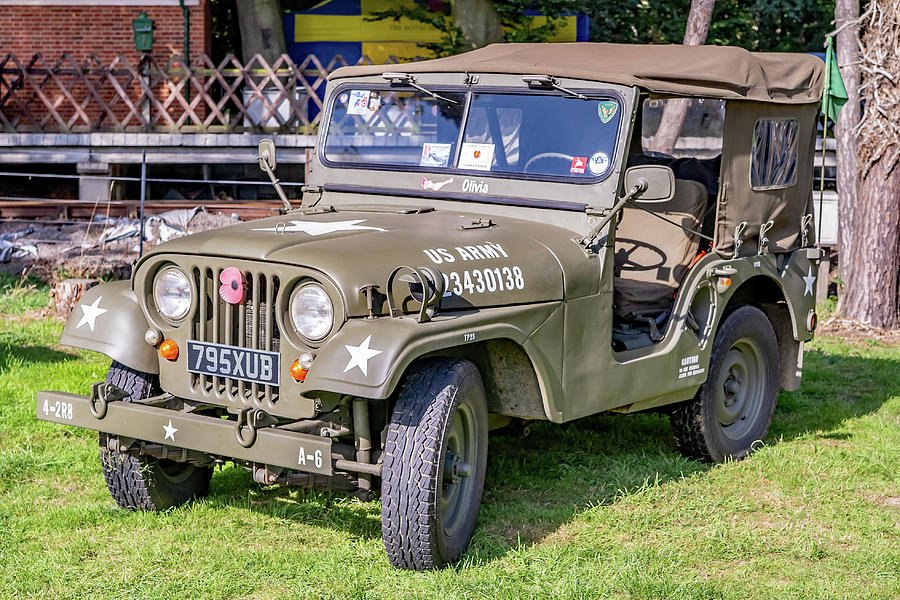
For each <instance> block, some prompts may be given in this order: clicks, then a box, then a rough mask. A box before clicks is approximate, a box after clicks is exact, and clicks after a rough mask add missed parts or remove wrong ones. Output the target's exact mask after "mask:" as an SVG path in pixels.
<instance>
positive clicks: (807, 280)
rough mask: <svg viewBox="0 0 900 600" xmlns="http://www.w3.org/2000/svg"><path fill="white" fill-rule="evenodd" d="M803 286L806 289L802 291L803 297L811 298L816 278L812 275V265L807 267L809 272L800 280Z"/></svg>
mask: <svg viewBox="0 0 900 600" xmlns="http://www.w3.org/2000/svg"><path fill="white" fill-rule="evenodd" d="M802 279H803V284H804V285H805V286H806V288H805V289H804V290H803V295H804V296H807V295H809V296H812V295H813V285H815V283H816V276H815V275H813V272H812V265H810V266H809V270H808V271H807V272H806V276H805V277H803V278H802Z"/></svg>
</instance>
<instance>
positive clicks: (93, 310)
mask: <svg viewBox="0 0 900 600" xmlns="http://www.w3.org/2000/svg"><path fill="white" fill-rule="evenodd" d="M102 298H103V296H97V299H96V300H94V301H93V302H91V303H90V304H79V306H80V307H81V320H80V321H78V325H76V326H75V329H78V328H79V327H81V326H82V325H84V324H85V323H87V326H88V327H90V328H91V331H94V325H96V323H97V317H99V316H100V315H102V314H103V313H105V312H106V309H105V308H100V300H101V299H102Z"/></svg>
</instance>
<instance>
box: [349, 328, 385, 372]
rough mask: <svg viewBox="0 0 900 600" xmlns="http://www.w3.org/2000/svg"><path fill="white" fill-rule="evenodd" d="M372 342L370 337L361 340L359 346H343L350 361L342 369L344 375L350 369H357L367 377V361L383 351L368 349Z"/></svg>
mask: <svg viewBox="0 0 900 600" xmlns="http://www.w3.org/2000/svg"><path fill="white" fill-rule="evenodd" d="M371 341H372V336H371V335H370V336H368V337H366V339H364V340H363V343H362V344H360V345H359V346H348V345H346V344H345V345H344V348H346V349H347V352H349V353H350V360H349V361H348V362H347V366H346V367H344V373H346V372H347V371H349V370H350V369H352V368H353V367H359V370H360V371H362V374H363V375H365V376H366V377H368V375H369V359H370V358H372V357H374V356H378V355H379V354H381V353H382V352H383V350H374V349H372V348H369V343H370V342H371Z"/></svg>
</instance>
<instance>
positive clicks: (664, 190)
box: [625, 165, 675, 203]
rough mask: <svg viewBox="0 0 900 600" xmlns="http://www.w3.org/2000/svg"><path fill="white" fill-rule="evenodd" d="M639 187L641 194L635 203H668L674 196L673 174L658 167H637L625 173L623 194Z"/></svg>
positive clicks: (668, 169) (669, 170)
mask: <svg viewBox="0 0 900 600" xmlns="http://www.w3.org/2000/svg"><path fill="white" fill-rule="evenodd" d="M636 185H639V186H641V187H642V188H643V192H641V194H640V195H639V196H638V197H637V198H635V199H634V201H635V202H647V203H652V202H668V201H669V200H671V199H672V196H673V195H674V194H675V173H673V172H672V169H670V168H669V167H663V166H660V165H637V166H634V167H629V168H628V169H627V170H626V171H625V193H626V194H627V193H628V192H629V191H630V190H631V189H632V188H633V187H634V186H636Z"/></svg>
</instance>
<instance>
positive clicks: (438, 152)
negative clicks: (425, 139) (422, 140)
mask: <svg viewBox="0 0 900 600" xmlns="http://www.w3.org/2000/svg"><path fill="white" fill-rule="evenodd" d="M452 146H453V144H422V158H420V159H419V166H420V167H446V166H447V163H449V162H450V148H451V147H452Z"/></svg>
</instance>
